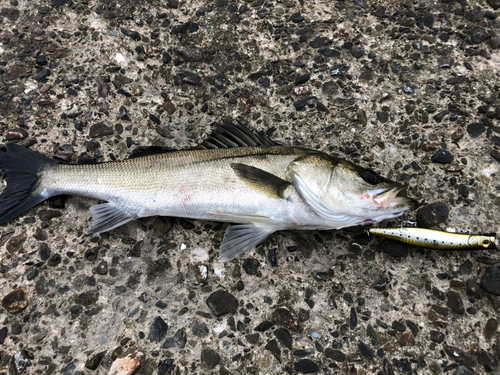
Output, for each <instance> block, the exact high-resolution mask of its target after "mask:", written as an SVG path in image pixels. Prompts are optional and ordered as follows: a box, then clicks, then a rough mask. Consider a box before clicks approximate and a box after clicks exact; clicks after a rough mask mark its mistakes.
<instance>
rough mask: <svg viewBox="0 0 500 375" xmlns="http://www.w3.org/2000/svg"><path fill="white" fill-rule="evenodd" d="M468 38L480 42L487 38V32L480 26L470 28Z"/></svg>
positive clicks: (476, 42)
mask: <svg viewBox="0 0 500 375" xmlns="http://www.w3.org/2000/svg"><path fill="white" fill-rule="evenodd" d="M470 38H471V40H472V43H474V44H480V43H482V42H484V41H485V40H486V39H487V38H488V32H487V31H486V30H485V29H483V28H482V27H480V28H478V29H472V30H471V31H470Z"/></svg>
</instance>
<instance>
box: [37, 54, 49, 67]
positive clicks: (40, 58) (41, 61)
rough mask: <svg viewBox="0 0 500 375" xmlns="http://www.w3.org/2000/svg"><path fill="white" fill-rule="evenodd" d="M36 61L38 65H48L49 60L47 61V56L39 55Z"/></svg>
mask: <svg viewBox="0 0 500 375" xmlns="http://www.w3.org/2000/svg"><path fill="white" fill-rule="evenodd" d="M35 62H36V63H37V64H38V65H47V64H48V63H49V62H48V61H47V58H46V57H45V56H44V55H38V56H37V57H36V60H35Z"/></svg>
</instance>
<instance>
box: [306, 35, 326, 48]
mask: <svg viewBox="0 0 500 375" xmlns="http://www.w3.org/2000/svg"><path fill="white" fill-rule="evenodd" d="M330 42H331V40H330V39H328V38H325V37H322V36H318V37H316V39H314V40H312V41H311V42H309V46H310V47H311V48H319V47H322V46H326V45H328V44H329V43H330Z"/></svg>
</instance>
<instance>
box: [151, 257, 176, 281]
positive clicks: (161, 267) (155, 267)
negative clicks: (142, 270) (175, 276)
mask: <svg viewBox="0 0 500 375" xmlns="http://www.w3.org/2000/svg"><path fill="white" fill-rule="evenodd" d="M169 268H172V265H171V264H170V261H169V260H168V259H167V258H161V259H157V260H155V261H153V262H151V263H149V264H148V271H147V275H148V280H152V279H155V278H156V277H158V276H160V275H162V274H163V273H164V272H165V271H166V270H167V269H169Z"/></svg>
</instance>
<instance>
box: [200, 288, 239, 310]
mask: <svg viewBox="0 0 500 375" xmlns="http://www.w3.org/2000/svg"><path fill="white" fill-rule="evenodd" d="M207 305H208V307H210V310H212V312H213V313H214V315H215V316H222V315H226V314H233V313H235V312H236V309H237V308H238V300H237V299H236V298H235V297H234V296H233V295H232V294H231V293H228V292H226V291H225V290H218V291H216V292H214V293H212V294H211V295H210V296H209V297H208V298H207Z"/></svg>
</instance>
